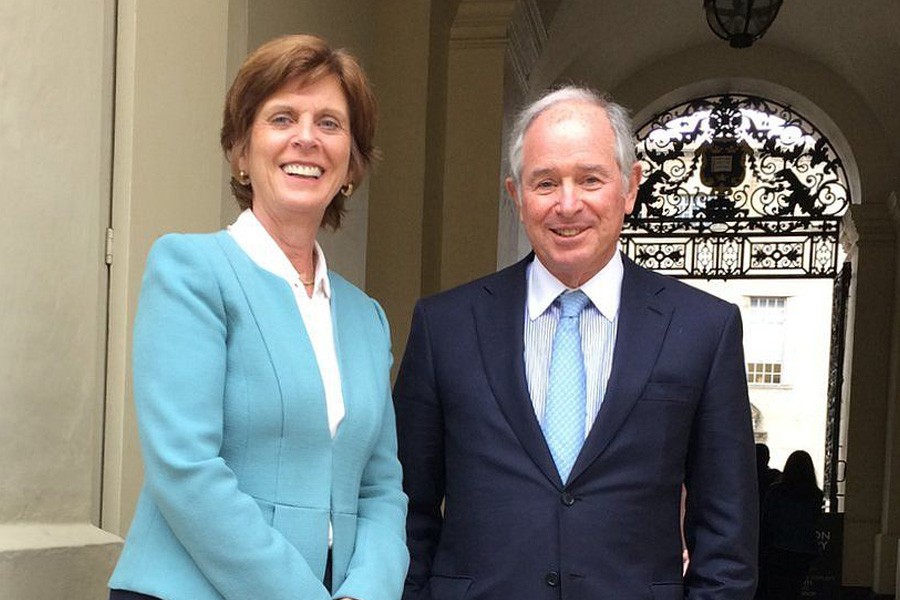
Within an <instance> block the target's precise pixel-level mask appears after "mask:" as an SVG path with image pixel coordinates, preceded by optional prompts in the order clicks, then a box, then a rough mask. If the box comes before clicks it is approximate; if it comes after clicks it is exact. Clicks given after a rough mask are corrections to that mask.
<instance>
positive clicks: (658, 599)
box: [650, 583, 684, 600]
mask: <svg viewBox="0 0 900 600" xmlns="http://www.w3.org/2000/svg"><path fill="white" fill-rule="evenodd" d="M650 597H651V598H653V600H684V585H682V584H681V583H653V584H651V585H650Z"/></svg>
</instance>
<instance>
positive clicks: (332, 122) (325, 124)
mask: <svg viewBox="0 0 900 600" xmlns="http://www.w3.org/2000/svg"><path fill="white" fill-rule="evenodd" d="M319 126H320V127H322V129H326V130H328V131H338V130H340V129H341V122H340V121H338V120H337V119H335V118H333V117H324V118H323V119H321V120H320V121H319Z"/></svg>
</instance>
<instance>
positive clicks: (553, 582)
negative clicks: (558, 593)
mask: <svg viewBox="0 0 900 600" xmlns="http://www.w3.org/2000/svg"><path fill="white" fill-rule="evenodd" d="M545 581H546V582H547V585H549V586H550V587H556V586H558V585H559V573H557V572H556V571H550V572H549V573H547V577H546V579H545Z"/></svg>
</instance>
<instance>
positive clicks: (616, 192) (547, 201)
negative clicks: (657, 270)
mask: <svg viewBox="0 0 900 600" xmlns="http://www.w3.org/2000/svg"><path fill="white" fill-rule="evenodd" d="M640 179H641V167H640V164H639V163H635V165H633V166H632V168H631V177H630V185H629V186H628V192H627V193H626V192H625V187H626V186H625V182H624V181H623V180H622V174H621V170H620V169H619V165H618V164H617V162H616V155H615V135H614V133H613V129H612V126H611V125H610V123H609V119H608V118H607V116H606V111H605V110H604V109H603V108H601V107H599V106H595V105H593V104H588V103H585V102H563V103H560V104H557V105H555V106H553V107H551V108H550V109H548V110H546V111H545V112H544V113H542V114H541V115H540V116H538V117H537V118H536V119H535V120H534V121H533V122H532V123H531V126H530V127H529V128H528V129H527V130H526V132H525V138H524V143H523V147H522V175H521V182H520V184H519V185H518V186H517V185H516V182H514V181H513V180H511V179H507V181H506V187H507V190H508V191H509V194H510V196H512V198H513V200H515V202H516V206H517V207H518V208H519V219H520V220H521V221H522V223H523V225H524V226H525V233H526V234H527V235H528V239H529V240H530V241H531V246H532V248H534V252H535V254H536V255H537V256H538V258H539V259H540V260H541V263H543V264H544V266H546V267H547V269H548V270H549V271H550V272H551V273H553V275H554V276H556V278H557V279H559V280H560V281H562V282H563V283H564V284H566V285H567V286H569V287H573V288H574V287H578V286H580V285H581V284H583V283H584V282H585V281H587V280H588V279H590V278H591V277H593V276H594V275H595V274H597V272H598V271H600V269H602V268H603V267H604V266H605V265H606V263H607V262H609V260H610V258H612V256H613V254H614V253H615V252H616V244H617V242H618V239H619V233H620V231H621V230H622V222H623V220H624V219H625V215H626V214H630V213H631V211H632V209H633V208H634V200H635V197H636V195H637V189H638V184H639V183H640Z"/></svg>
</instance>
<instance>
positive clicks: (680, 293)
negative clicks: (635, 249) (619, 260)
mask: <svg viewBox="0 0 900 600" xmlns="http://www.w3.org/2000/svg"><path fill="white" fill-rule="evenodd" d="M625 262H626V268H625V272H626V275H625V279H624V284H625V285H628V284H629V283H630V284H631V285H638V286H640V287H641V288H643V289H644V290H646V291H647V293H648V294H651V295H660V296H662V297H663V298H665V299H668V300H669V301H672V302H676V303H678V304H683V305H687V306H694V307H696V308H697V309H700V310H723V309H724V310H731V308H733V307H734V305H733V304H732V303H730V302H728V301H727V300H723V299H722V298H719V297H718V296H715V295H713V294H711V293H709V292H707V291H704V290H701V289H700V288H697V287H694V286H692V285H689V284H687V283H685V282H684V281H681V280H680V279H676V278H675V277H672V276H671V275H664V274H662V273H657V272H655V271H651V270H650V269H647V268H645V267H642V266H640V265H638V264H637V263H635V262H633V261H631V260H630V259H626V261H625Z"/></svg>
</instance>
